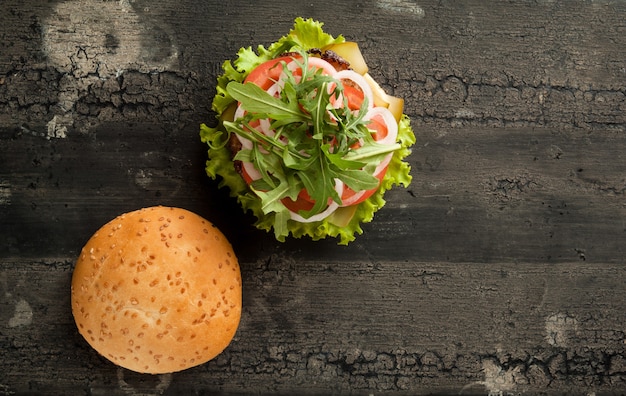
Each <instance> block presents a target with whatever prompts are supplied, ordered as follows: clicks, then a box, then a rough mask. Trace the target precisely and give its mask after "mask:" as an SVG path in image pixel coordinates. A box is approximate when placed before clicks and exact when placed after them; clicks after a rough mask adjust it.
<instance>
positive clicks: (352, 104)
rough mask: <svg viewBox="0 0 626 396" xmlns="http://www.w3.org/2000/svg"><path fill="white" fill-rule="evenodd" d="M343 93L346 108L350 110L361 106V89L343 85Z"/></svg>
mask: <svg viewBox="0 0 626 396" xmlns="http://www.w3.org/2000/svg"><path fill="white" fill-rule="evenodd" d="M343 95H344V96H345V97H346V99H348V108H349V109H350V110H352V111H355V110H359V109H360V108H361V104H362V103H363V98H364V97H365V95H363V91H361V90H360V89H359V88H357V87H352V86H349V85H344V87H343Z"/></svg>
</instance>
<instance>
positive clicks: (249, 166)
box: [241, 161, 262, 181]
mask: <svg viewBox="0 0 626 396" xmlns="http://www.w3.org/2000/svg"><path fill="white" fill-rule="evenodd" d="M241 163H242V165H243V168H244V169H245V170H246V173H247V174H248V176H250V179H252V181H255V180H259V179H260V178H261V177H262V175H261V172H259V171H258V169H257V168H255V167H254V164H253V163H252V162H244V161H241Z"/></svg>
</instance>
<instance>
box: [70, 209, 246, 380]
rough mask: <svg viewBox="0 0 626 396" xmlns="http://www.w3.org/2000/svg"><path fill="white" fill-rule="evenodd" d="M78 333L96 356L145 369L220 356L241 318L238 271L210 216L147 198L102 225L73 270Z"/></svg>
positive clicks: (165, 368) (169, 368)
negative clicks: (147, 201) (156, 204)
mask: <svg viewBox="0 0 626 396" xmlns="http://www.w3.org/2000/svg"><path fill="white" fill-rule="evenodd" d="M72 312H73V314H74V319H75V320H76V324H77V326H78V330H79V332H80V334H82V335H83V337H85V339H86V340H87V342H88V343H89V344H90V345H91V346H92V347H93V348H94V349H95V350H96V351H98V352H99V353H100V354H101V355H102V356H104V357H106V358H107V359H109V360H111V361H112V362H114V363H115V364H117V365H119V366H122V367H125V368H127V369H130V370H134V371H138V372H143V373H153V374H156V373H169V372H174V371H180V370H183V369H186V368H189V367H193V366H196V365H199V364H202V363H204V362H207V361H208V360H210V359H212V358H214V357H215V356H217V355H218V354H219V353H220V352H222V351H223V350H224V349H225V348H226V346H228V344H229V343H230V342H231V340H232V338H233V337H234V335H235V332H236V330H237V327H238V325H239V319H240V317H241V274H240V270H239V263H238V261H237V258H236V257H235V254H234V252H233V249H232V247H231V245H230V243H229V242H228V241H227V240H226V238H225V237H224V235H223V234H222V233H221V232H220V231H219V230H218V229H217V228H216V227H215V226H214V225H213V224H211V223H210V222H209V221H207V220H205V219H203V218H201V217H200V216H198V215H196V214H194V213H192V212H189V211H187V210H184V209H179V208H169V207H161V206H159V207H151V208H145V209H141V210H137V211H134V212H130V213H126V214H123V215H121V216H119V217H117V218H115V219H114V220H112V221H110V222H109V223H107V224H106V225H104V226H103V227H102V228H101V229H100V230H99V231H97V232H96V233H95V234H94V235H93V236H92V237H91V239H89V241H88V242H87V244H86V245H85V247H84V248H83V250H82V252H81V254H80V257H79V258H78V260H77V262H76V267H75V269H74V274H73V277H72Z"/></svg>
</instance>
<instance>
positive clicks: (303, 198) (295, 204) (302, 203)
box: [281, 189, 315, 213]
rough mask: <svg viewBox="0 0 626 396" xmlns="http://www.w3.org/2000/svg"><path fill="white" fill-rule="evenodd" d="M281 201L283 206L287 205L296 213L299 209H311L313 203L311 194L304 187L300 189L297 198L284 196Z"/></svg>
mask: <svg viewBox="0 0 626 396" xmlns="http://www.w3.org/2000/svg"><path fill="white" fill-rule="evenodd" d="M281 202H282V203H283V205H285V207H287V209H289V210H291V211H292V212H295V213H298V212H300V211H301V210H307V211H308V210H311V209H313V206H314V205H315V203H314V202H313V201H312V200H311V196H310V195H309V193H308V192H307V191H306V190H305V189H302V191H300V194H298V198H297V199H296V200H295V201H294V200H292V199H291V198H284V199H283V200H282V201H281Z"/></svg>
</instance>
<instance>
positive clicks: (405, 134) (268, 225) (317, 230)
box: [200, 18, 415, 245]
mask: <svg viewBox="0 0 626 396" xmlns="http://www.w3.org/2000/svg"><path fill="white" fill-rule="evenodd" d="M322 27H323V23H321V22H318V21H314V20H312V19H306V20H305V19H303V18H297V19H296V20H295V22H294V27H293V29H292V30H291V31H290V32H289V34H287V35H286V36H283V37H281V38H280V39H279V40H278V41H276V42H275V43H273V44H271V45H270V46H269V47H267V48H266V47H264V46H263V45H259V46H258V47H257V48H256V51H255V50H253V49H252V47H247V48H241V49H240V50H239V51H238V53H237V58H236V59H235V60H234V61H230V60H227V61H225V62H224V63H223V65H222V69H223V72H224V73H223V74H222V75H221V76H220V77H218V79H217V87H216V94H215V97H214V98H213V102H212V109H213V111H215V112H216V114H217V116H218V120H220V121H219V122H218V124H217V125H216V126H215V127H209V126H207V125H206V124H202V125H201V126H200V137H201V140H202V141H203V142H204V143H206V144H207V145H208V146H209V149H208V160H207V162H206V173H207V175H208V176H209V177H211V178H212V179H215V180H218V185H219V187H220V188H221V187H227V188H228V189H229V191H230V195H231V196H232V197H234V198H236V199H237V201H238V203H239V204H240V205H241V206H242V208H243V209H244V210H245V211H250V212H252V214H253V215H254V216H255V217H256V219H257V220H256V222H255V224H254V225H255V226H256V227H257V228H259V229H262V230H266V231H268V232H271V231H272V230H273V231H274V235H275V237H276V239H277V240H279V241H281V242H283V241H285V238H286V237H287V236H288V235H289V234H291V235H292V236H293V237H295V238H300V237H303V236H308V237H310V238H311V239H313V240H319V239H324V238H326V237H335V238H338V239H339V242H338V243H339V244H340V245H347V244H348V243H349V242H352V241H353V240H354V239H355V236H356V235H360V234H362V233H363V229H362V228H361V224H362V223H367V222H370V221H372V219H373V217H374V213H375V212H376V211H378V210H379V209H380V208H382V207H383V206H384V205H385V200H384V198H383V196H384V194H385V191H387V190H389V189H391V188H392V187H393V186H394V185H399V186H403V187H407V186H408V185H409V184H410V183H411V179H412V178H411V175H410V166H409V164H408V163H407V162H404V161H403V159H404V158H406V157H407V156H408V155H409V154H410V147H411V146H412V145H413V144H414V143H415V135H414V133H413V130H412V128H411V125H410V120H409V117H408V116H406V115H402V118H401V119H400V122H399V124H398V138H397V142H398V143H400V145H401V148H400V149H398V150H396V151H394V154H393V156H392V159H391V162H390V163H389V166H388V169H387V172H386V174H385V176H384V178H383V180H382V182H381V183H380V186H379V187H378V190H377V191H376V192H375V193H374V194H372V195H371V196H370V197H369V198H368V199H366V200H365V201H363V202H361V203H359V204H358V205H354V206H352V207H350V206H349V207H343V208H339V209H338V210H337V211H336V212H335V213H333V214H332V215H331V216H329V217H328V218H326V219H324V220H321V221H316V222H311V223H302V222H297V221H294V220H291V219H277V218H275V216H276V213H273V212H272V213H268V214H264V213H263V210H262V207H261V200H260V198H259V197H258V196H257V195H256V194H255V193H254V192H253V191H252V190H251V189H250V188H249V187H248V185H247V183H246V182H245V181H244V180H243V178H242V177H241V175H240V174H239V173H238V172H237V171H236V170H235V167H234V162H233V159H232V153H231V152H230V150H229V148H228V147H227V146H226V142H227V140H228V133H227V131H226V128H225V127H224V125H223V124H222V122H221V121H222V119H224V118H228V115H227V113H228V112H229V108H232V105H233V103H235V99H233V98H232V97H231V96H230V94H229V93H228V91H227V89H226V86H227V85H228V84H229V83H230V82H231V81H236V82H242V81H243V80H244V79H245V77H246V76H247V75H248V74H249V73H250V72H251V71H252V70H253V69H255V68H256V67H257V66H259V65H260V64H262V63H264V62H266V61H268V60H271V59H274V58H276V57H277V56H279V55H280V54H283V53H285V52H290V51H301V50H305V51H306V50H309V49H312V48H324V47H326V46H328V45H331V44H338V43H342V42H345V39H344V37H343V36H337V37H333V36H332V35H330V34H328V33H326V32H324V31H323V29H322ZM279 215H283V214H279Z"/></svg>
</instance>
